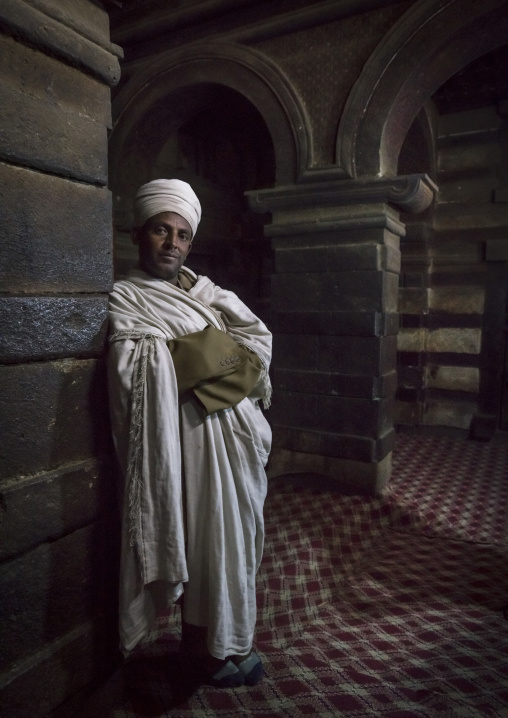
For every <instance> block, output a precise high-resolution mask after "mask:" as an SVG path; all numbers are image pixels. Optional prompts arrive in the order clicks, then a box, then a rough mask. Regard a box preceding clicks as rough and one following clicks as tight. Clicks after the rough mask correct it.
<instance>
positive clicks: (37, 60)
mask: <svg viewBox="0 0 508 718" xmlns="http://www.w3.org/2000/svg"><path fill="white" fill-rule="evenodd" d="M87 4H88V3H87ZM0 79H1V82H2V85H3V86H4V87H8V88H10V89H11V90H15V91H16V92H20V93H24V94H25V95H28V96H30V97H32V98H33V99H37V100H40V101H41V102H44V103H46V105H48V106H50V107H53V108H58V109H59V110H61V112H62V114H64V116H65V115H67V114H68V113H69V114H74V115H78V116H79V117H81V118H88V119H89V120H94V121H95V122H98V123H99V124H100V125H105V126H106V127H111V107H110V89H109V87H106V86H105V85H104V84H103V83H102V82H99V81H98V80H95V79H94V78H93V77H90V76H89V75H85V74H83V73H82V72H80V71H79V70H78V69H76V68H75V67H69V66H68V65H63V64H62V63H61V62H58V60H56V59H55V58H54V57H49V56H48V55H45V54H44V53H42V52H40V51H39V50H36V49H34V48H32V47H27V46H26V45H22V44H21V43H19V42H16V40H14V38H12V37H8V36H6V35H1V34H0ZM42 106H43V105H41V107H42Z"/></svg>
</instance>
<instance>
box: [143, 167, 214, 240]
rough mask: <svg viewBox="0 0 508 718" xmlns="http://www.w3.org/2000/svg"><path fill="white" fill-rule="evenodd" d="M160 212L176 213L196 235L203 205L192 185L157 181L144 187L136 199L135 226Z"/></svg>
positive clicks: (171, 181)
mask: <svg viewBox="0 0 508 718" xmlns="http://www.w3.org/2000/svg"><path fill="white" fill-rule="evenodd" d="M160 212H176V214H179V215H180V216H181V217H183V218H184V219H186V220H187V222H188V223H189V224H190V226H191V229H192V236H193V237H194V235H195V234H196V230H197V228H198V224H199V220H200V219H201V205H200V203H199V199H198V198H197V197H196V194H195V192H194V190H193V189H192V187H191V186H190V184H187V182H182V180H177V179H171V180H168V179H156V180H152V181H151V182H148V183H147V184H144V185H142V186H141V187H140V188H139V189H138V191H137V193H136V197H135V198H134V224H135V226H136V227H142V226H143V225H144V223H145V222H146V221H147V220H148V219H150V217H153V216H154V215H156V214H159V213H160Z"/></svg>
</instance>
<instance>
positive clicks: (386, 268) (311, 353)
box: [248, 176, 434, 493]
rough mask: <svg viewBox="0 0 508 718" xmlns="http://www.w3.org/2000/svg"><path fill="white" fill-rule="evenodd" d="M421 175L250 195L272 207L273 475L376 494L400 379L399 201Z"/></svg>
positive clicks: (417, 199) (420, 202)
mask: <svg viewBox="0 0 508 718" xmlns="http://www.w3.org/2000/svg"><path fill="white" fill-rule="evenodd" d="M433 189H434V187H433V185H432V183H431V182H430V180H428V178H426V177H425V176H424V177H421V176H411V177H406V178H404V177H403V178H397V179H394V180H372V181H353V180H342V181H340V180H339V181H331V182H330V181H329V182H319V183H317V182H315V183H310V182H309V183H308V184H305V185H303V184H302V185H299V186H294V187H278V188H275V189H273V190H261V191H259V192H250V193H248V194H249V198H250V203H251V207H252V208H253V209H255V210H258V211H263V212H268V211H269V212H271V214H272V224H270V225H268V226H267V227H266V233H267V235H268V236H270V237H271V240H272V246H273V249H274V252H275V274H274V276H273V280H272V310H273V319H272V322H273V328H274V334H275V337H274V361H273V385H274V397H273V402H272V408H271V410H270V420H271V423H272V426H273V430H274V448H273V451H272V456H271V459H270V464H269V475H270V476H276V475H280V474H292V473H315V474H324V475H326V476H329V477H332V478H334V479H335V480H337V482H338V483H339V485H342V486H343V487H344V488H348V489H350V488H354V489H356V490H359V491H365V492H369V493H376V492H378V491H379V490H380V489H381V488H382V486H383V485H384V484H385V483H386V481H387V480H388V478H389V476H390V471H391V454H392V446H393V438H394V428H393V409H394V397H395V392H396V388H397V380H396V361H397V331H398V318H397V292H398V275H399V271H400V251H399V240H400V237H401V236H402V235H403V234H404V227H403V225H402V224H401V223H400V221H399V216H398V211H397V210H396V209H394V207H392V206H390V204H389V203H390V202H391V203H397V205H398V206H399V207H404V209H406V210H411V209H412V210H413V211H420V210H421V209H423V208H424V207H425V206H427V204H428V203H430V201H431V199H432V192H433Z"/></svg>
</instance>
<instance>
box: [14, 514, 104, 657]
mask: <svg viewBox="0 0 508 718" xmlns="http://www.w3.org/2000/svg"><path fill="white" fill-rule="evenodd" d="M107 534H108V526H107V525H106V524H105V523H104V522H96V523H93V524H90V525H89V526H85V527H84V528H82V529H79V530H78V531H74V532H73V533H71V534H69V535H68V536H65V537H64V538H61V539H59V540H58V541H54V542H52V543H44V544H41V545H40V546H38V547H37V548H36V549H34V550H33V551H29V552H28V553H26V554H24V555H22V556H20V557H19V558H15V559H12V560H11V561H7V562H5V563H3V564H2V565H1V566H0V592H1V594H2V602H1V606H0V615H1V622H2V644H3V648H2V659H1V660H2V664H1V669H2V670H5V669H6V668H8V667H9V666H11V665H12V664H13V663H14V662H16V661H19V660H20V659H22V658H24V657H25V656H29V655H30V654H34V653H36V652H37V651H40V650H41V649H43V648H44V647H45V646H46V645H47V644H48V643H50V642H51V641H54V640H55V639H57V638H58V637H59V636H62V635H65V634H66V633H68V632H69V631H71V630H72V629H74V628H76V627H77V626H80V625H81V624H82V623H85V622H86V621H88V620H90V619H91V618H92V617H93V616H94V615H96V614H100V613H103V610H104V607H105V606H106V605H107V604H108V603H109V604H110V603H111V594H110V593H109V592H108V589H110V588H111V587H112V585H114V578H112V576H113V575H114V574H112V572H111V564H110V565H109V566H108V565H107V562H108V561H109V562H111V559H112V553H111V543H110V540H109V539H108V538H107ZM108 547H109V548H108ZM108 577H109V578H108Z"/></svg>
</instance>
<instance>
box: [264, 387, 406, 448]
mask: <svg viewBox="0 0 508 718" xmlns="http://www.w3.org/2000/svg"><path fill="white" fill-rule="evenodd" d="M270 419H271V421H273V423H274V424H276V425H277V424H278V425H280V426H287V427H293V428H298V429H311V430H312V431H324V432H330V433H333V434H344V435H355V436H364V437H366V438H372V439H377V438H378V437H379V436H381V435H383V434H385V433H386V432H387V431H390V430H391V429H392V427H393V423H392V422H393V402H392V400H391V399H380V400H377V401H369V400H365V399H356V398H349V397H347V398H345V397H334V396H317V395H312V394H300V393H296V392H289V391H288V392H281V391H279V392H277V394H276V397H275V400H274V402H273V404H272V408H271V409H270Z"/></svg>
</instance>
